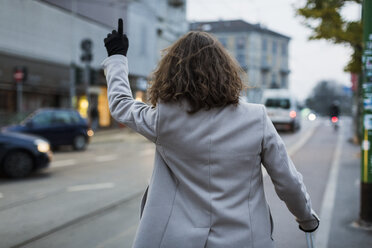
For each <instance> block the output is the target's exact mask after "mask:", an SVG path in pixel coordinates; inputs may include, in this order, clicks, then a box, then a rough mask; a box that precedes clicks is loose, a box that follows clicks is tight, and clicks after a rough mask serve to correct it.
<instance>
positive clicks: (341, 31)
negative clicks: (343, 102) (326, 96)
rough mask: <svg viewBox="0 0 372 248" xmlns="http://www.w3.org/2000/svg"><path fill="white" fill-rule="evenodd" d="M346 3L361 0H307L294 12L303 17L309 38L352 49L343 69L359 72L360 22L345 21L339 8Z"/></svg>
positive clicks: (359, 0)
mask: <svg viewBox="0 0 372 248" xmlns="http://www.w3.org/2000/svg"><path fill="white" fill-rule="evenodd" d="M347 3H356V4H361V3H362V0H307V1H306V2H305V5H304V6H303V7H299V8H297V7H296V14H297V15H298V16H300V17H303V24H304V25H305V26H307V27H308V28H310V29H311V30H312V31H313V33H312V34H311V36H310V37H309V39H310V40H320V39H325V40H328V41H331V42H333V43H334V44H344V45H347V46H350V47H351V48H352V49H353V53H352V55H351V58H350V61H349V63H348V64H347V65H346V67H345V68H344V70H345V71H348V72H352V73H357V74H360V73H361V71H362V62H361V61H362V51H363V50H362V35H363V32H362V23H361V20H358V21H346V20H345V19H344V18H342V16H341V10H342V8H343V7H344V6H345V5H346V4H347Z"/></svg>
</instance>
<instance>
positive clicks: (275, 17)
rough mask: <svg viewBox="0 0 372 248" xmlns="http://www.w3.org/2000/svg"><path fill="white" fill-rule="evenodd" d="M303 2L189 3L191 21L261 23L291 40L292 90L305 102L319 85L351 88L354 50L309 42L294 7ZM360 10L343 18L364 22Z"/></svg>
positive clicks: (219, 0)
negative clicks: (346, 69) (348, 66)
mask: <svg viewBox="0 0 372 248" xmlns="http://www.w3.org/2000/svg"><path fill="white" fill-rule="evenodd" d="M301 3H304V1H303V0H297V1H296V0H187V19H188V20H189V21H206V20H208V21H211V20H236V19H242V20H245V21H247V22H249V23H258V22H259V23H261V24H263V25H265V26H266V27H267V28H268V29H271V30H273V31H276V32H279V33H282V34H284V35H287V36H290V37H291V41H290V44H289V57H290V59H289V67H290V70H291V73H290V75H289V82H290V86H289V87H290V89H291V91H293V92H294V93H296V95H297V96H298V98H299V99H301V100H303V99H304V98H306V97H307V95H308V94H309V93H310V92H311V90H312V88H313V87H314V86H315V85H316V83H317V82H319V81H320V80H323V79H329V80H335V81H337V82H340V83H342V84H344V85H347V86H350V74H349V73H345V72H344V71H343V68H344V67H345V66H346V64H347V62H348V60H349V56H350V54H351V49H350V48H347V47H344V46H342V45H334V44H331V43H330V42H326V41H308V39H307V37H308V36H309V35H310V34H311V31H310V30H309V29H308V28H306V27H305V26H303V25H302V24H301V18H300V17H295V11H294V4H296V6H298V4H300V6H302V5H303V4H302V5H301ZM360 11H361V9H360V7H359V6H357V5H356V4H349V5H347V6H345V8H344V9H343V11H342V14H343V16H344V17H345V18H346V19H348V20H355V19H360Z"/></svg>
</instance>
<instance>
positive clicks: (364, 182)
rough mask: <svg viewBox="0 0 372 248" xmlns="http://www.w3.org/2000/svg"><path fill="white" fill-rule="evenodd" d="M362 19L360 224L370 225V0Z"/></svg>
mask: <svg viewBox="0 0 372 248" xmlns="http://www.w3.org/2000/svg"><path fill="white" fill-rule="evenodd" d="M362 21H363V57H362V63H363V83H362V90H363V92H362V97H363V114H362V117H363V129H362V134H363V142H362V147H361V148H362V153H361V154H362V158H361V170H362V171H361V208H360V225H361V226H364V227H372V148H371V143H372V0H364V1H363V6H362Z"/></svg>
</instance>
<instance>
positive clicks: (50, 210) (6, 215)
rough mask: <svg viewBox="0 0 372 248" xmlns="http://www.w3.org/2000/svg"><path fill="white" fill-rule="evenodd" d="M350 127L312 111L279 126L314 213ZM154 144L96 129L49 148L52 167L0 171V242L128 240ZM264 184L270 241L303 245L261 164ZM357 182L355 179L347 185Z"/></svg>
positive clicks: (100, 243)
mask: <svg viewBox="0 0 372 248" xmlns="http://www.w3.org/2000/svg"><path fill="white" fill-rule="evenodd" d="M350 132H351V120H350V119H347V118H344V119H343V121H342V123H341V128H340V130H339V131H338V132H335V131H334V130H333V129H332V127H331V126H330V125H329V123H328V122H327V120H326V119H318V120H316V121H314V122H309V121H303V123H302V128H301V130H299V131H298V132H296V133H294V134H292V133H286V132H283V133H281V136H282V137H283V139H284V141H285V143H286V146H287V148H288V152H289V154H290V155H291V157H292V159H293V161H294V163H295V165H296V167H297V169H298V170H299V171H300V172H301V173H302V174H303V176H304V182H305V184H306V186H307V188H308V191H309V193H310V195H311V198H312V202H313V208H314V209H315V211H317V212H318V213H319V214H320V212H321V211H323V209H327V205H324V203H323V197H324V195H325V194H327V190H326V189H327V188H328V187H327V186H328V183H330V181H329V180H328V179H329V178H330V177H329V175H330V171H331V167H332V165H333V166H335V162H334V161H336V162H337V160H339V156H340V154H341V153H342V150H341V149H342V146H341V144H345V143H347V142H348V141H347V140H348V139H349V138H350V137H351V136H350ZM154 148H155V146H154V145H153V144H152V143H151V142H149V141H147V140H146V139H144V138H142V137H141V136H139V135H137V134H135V133H133V132H131V131H129V130H127V129H122V130H114V131H102V132H101V133H98V134H97V135H96V136H95V137H94V138H93V141H92V143H91V144H90V145H89V146H88V148H87V150H86V151H83V152H75V151H72V150H69V149H67V148H66V149H60V150H59V151H56V152H55V153H54V159H53V163H52V164H51V167H50V168H49V169H47V170H45V171H42V172H39V173H38V174H36V175H33V176H31V177H30V178H27V179H23V180H16V181H11V180H7V179H4V178H1V179H0V180H1V183H0V223H1V225H0V247H1V248H10V247H34V248H44V247H45V248H54V247H55V248H57V247H58V248H65V247H79V248H85V247H86V248H104V247H105V248H106V247H107V248H111V247H112V248H115V247H122V248H126V247H131V244H132V241H133V238H134V235H135V232H136V228H137V225H138V221H139V202H140V199H141V196H142V194H143V192H144V190H145V188H146V186H147V184H148V181H149V179H150V177H151V173H152V162H153V161H152V160H153V156H154ZM356 155H357V154H351V156H356ZM355 166H359V165H358V164H357V165H355ZM353 176H354V175H353ZM353 180H354V179H353ZM331 183H332V182H331ZM264 184H265V189H266V193H267V200H268V202H269V204H270V208H271V212H272V215H273V219H274V223H275V224H274V240H276V243H277V247H278V248H288V247H299V248H300V247H304V248H305V247H306V243H305V235H304V233H303V232H301V231H300V230H299V229H298V225H297V223H296V222H295V219H294V217H293V216H292V215H291V214H290V213H289V211H288V210H287V209H286V206H285V204H284V203H283V202H281V201H280V200H279V199H278V197H277V196H276V194H275V191H274V189H273V186H272V183H271V181H270V178H269V177H268V176H267V174H266V172H264ZM358 186H359V185H358V181H356V182H355V184H354V185H353V187H354V189H352V190H357V187H358ZM328 200H330V202H328V204H333V200H332V199H328ZM355 204H357V203H355ZM355 218H357V213H355ZM351 221H352V220H350V224H351ZM321 223H322V224H323V222H321ZM325 224H326V223H325ZM154 228H156V227H154ZM328 231H329V230H328ZM325 232H327V230H325ZM323 238H324V237H323ZM325 238H328V236H327V237H325ZM358 247H361V246H358Z"/></svg>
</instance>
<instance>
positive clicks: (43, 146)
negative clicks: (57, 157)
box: [0, 132, 52, 178]
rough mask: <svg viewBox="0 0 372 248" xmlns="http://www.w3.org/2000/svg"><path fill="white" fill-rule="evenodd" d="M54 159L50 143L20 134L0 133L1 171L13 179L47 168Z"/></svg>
mask: <svg viewBox="0 0 372 248" xmlns="http://www.w3.org/2000/svg"><path fill="white" fill-rule="evenodd" d="M51 158H52V152H51V151H50V145H49V142H48V141H46V140H44V139H42V138H40V137H36V136H31V135H26V134H20V133H11V132H7V133H4V132H2V133H0V170H1V172H2V173H3V174H5V175H6V176H8V177H11V178H20V177H25V176H27V175H29V174H30V173H32V172H33V171H36V170H39V169H42V168H46V167H48V166H49V163H50V161H51Z"/></svg>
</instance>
